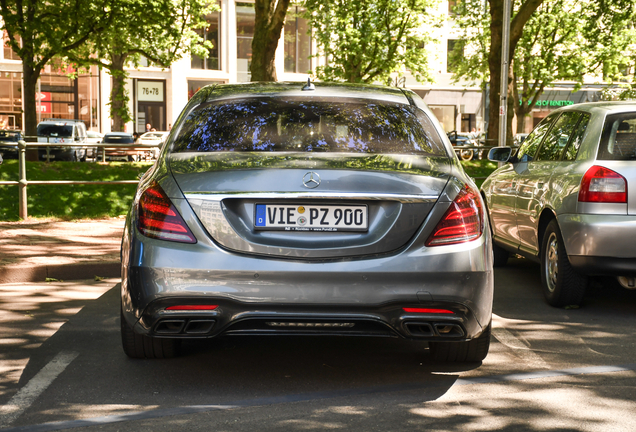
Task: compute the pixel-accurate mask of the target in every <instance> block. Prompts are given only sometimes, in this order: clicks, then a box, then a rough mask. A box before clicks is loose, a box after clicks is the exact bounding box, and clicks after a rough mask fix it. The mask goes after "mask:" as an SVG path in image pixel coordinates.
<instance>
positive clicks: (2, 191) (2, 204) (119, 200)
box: [0, 160, 152, 221]
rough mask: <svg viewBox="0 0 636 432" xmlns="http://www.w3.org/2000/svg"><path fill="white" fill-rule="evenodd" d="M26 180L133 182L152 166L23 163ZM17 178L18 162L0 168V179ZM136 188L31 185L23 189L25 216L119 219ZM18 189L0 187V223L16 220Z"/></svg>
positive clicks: (141, 164)
mask: <svg viewBox="0 0 636 432" xmlns="http://www.w3.org/2000/svg"><path fill="white" fill-rule="evenodd" d="M26 164H27V180H108V181H112V180H136V179H137V176H138V175H139V174H140V173H143V172H145V171H146V170H148V169H149V168H150V167H151V166H152V163H149V162H139V163H128V162H110V163H108V164H105V165H104V164H97V163H92V162H86V163H77V162H53V163H46V162H27V163H26ZM17 179H18V161H17V160H5V161H4V162H3V164H2V165H0V180H3V181H7V180H17ZM136 189H137V185H135V184H125V185H121V184H119V185H32V186H28V187H27V197H28V202H27V208H28V214H29V217H59V218H63V219H85V218H99V217H104V216H111V217H114V216H119V215H124V214H126V213H127V212H128V210H129V208H130V205H131V203H132V200H133V198H134V196H135V190H136ZM18 214H19V213H18V187H17V186H0V220H3V221H15V220H18V219H19V218H18Z"/></svg>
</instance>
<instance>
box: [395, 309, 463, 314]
mask: <svg viewBox="0 0 636 432" xmlns="http://www.w3.org/2000/svg"><path fill="white" fill-rule="evenodd" d="M402 309H404V312H409V313H433V314H455V312H453V311H450V310H448V309H430V308H402Z"/></svg>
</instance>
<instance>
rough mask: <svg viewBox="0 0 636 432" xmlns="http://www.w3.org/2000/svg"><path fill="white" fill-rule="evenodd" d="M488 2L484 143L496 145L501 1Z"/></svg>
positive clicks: (499, 76)
mask: <svg viewBox="0 0 636 432" xmlns="http://www.w3.org/2000/svg"><path fill="white" fill-rule="evenodd" d="M488 2H489V3H490V51H489V52H488V69H489V70H490V93H489V95H488V99H489V102H490V106H489V107H488V127H487V129H486V145H498V141H499V95H500V94H501V92H500V87H501V43H502V41H501V36H502V35H501V31H502V26H503V6H504V5H503V1H502V0H488Z"/></svg>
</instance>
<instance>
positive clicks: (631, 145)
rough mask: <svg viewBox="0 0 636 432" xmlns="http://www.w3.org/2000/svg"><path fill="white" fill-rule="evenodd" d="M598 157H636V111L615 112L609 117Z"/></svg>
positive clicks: (624, 158)
mask: <svg viewBox="0 0 636 432" xmlns="http://www.w3.org/2000/svg"><path fill="white" fill-rule="evenodd" d="M598 159H600V160H631V159H636V113H625V114H615V115H612V116H608V117H607V119H606V120H605V127H604V128H603V136H602V138H601V146H600V148H599V152H598Z"/></svg>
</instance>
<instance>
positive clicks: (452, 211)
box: [426, 185, 484, 246]
mask: <svg viewBox="0 0 636 432" xmlns="http://www.w3.org/2000/svg"><path fill="white" fill-rule="evenodd" d="M483 229H484V220H483V214H482V211H481V201H480V199H479V194H478V193H477V192H475V191H474V190H473V189H472V188H470V187H469V186H468V185H466V186H465V187H464V188H463V189H462V190H461V191H459V193H458V194H457V196H456V197H455V199H454V200H453V202H452V203H451V205H450V207H449V208H448V210H446V213H444V216H443V217H442V219H441V220H440V221H439V223H438V224H437V226H436V227H435V229H434V230H433V232H432V233H431V235H430V236H429V237H428V240H426V246H441V245H449V244H456V243H464V242H468V241H472V240H475V239H477V238H479V237H480V236H481V233H482V232H483Z"/></svg>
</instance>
